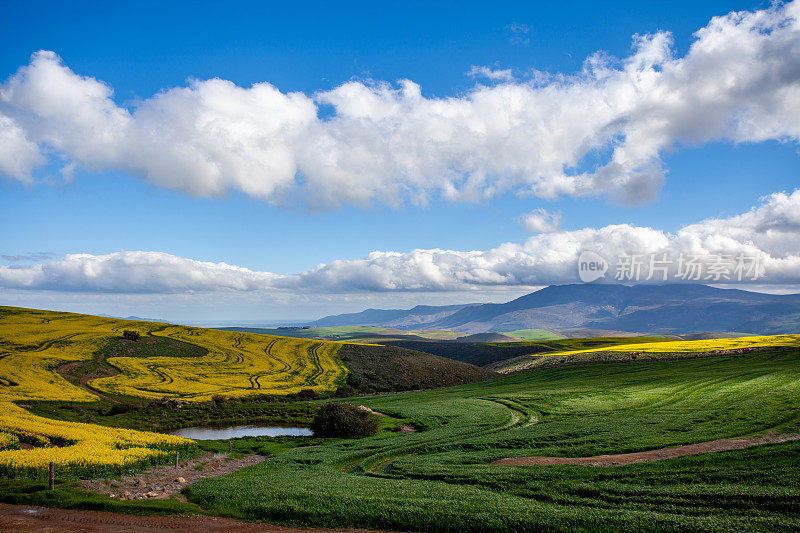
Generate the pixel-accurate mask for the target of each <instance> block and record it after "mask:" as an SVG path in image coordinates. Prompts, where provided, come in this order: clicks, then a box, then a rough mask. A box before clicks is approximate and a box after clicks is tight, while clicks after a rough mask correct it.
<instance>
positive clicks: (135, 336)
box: [122, 329, 141, 341]
mask: <svg viewBox="0 0 800 533" xmlns="http://www.w3.org/2000/svg"><path fill="white" fill-rule="evenodd" d="M122 338H123V339H128V340H129V341H138V340H139V339H140V338H141V335H140V334H139V332H138V331H133V330H132V329H126V330H125V331H123V332H122Z"/></svg>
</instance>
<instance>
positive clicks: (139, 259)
mask: <svg viewBox="0 0 800 533" xmlns="http://www.w3.org/2000/svg"><path fill="white" fill-rule="evenodd" d="M798 213H800V189H798V190H795V191H794V192H792V193H783V192H782V193H776V194H773V195H771V196H769V197H767V198H764V199H763V201H762V202H761V203H760V204H759V205H758V206H756V207H754V208H753V209H751V210H750V211H748V212H746V213H743V214H740V215H737V216H733V217H730V218H725V219H707V220H703V221H701V222H698V223H696V224H692V225H688V226H684V227H683V228H681V229H680V230H679V231H677V232H676V233H674V234H672V233H666V232H663V231H661V230H658V229H653V228H647V227H639V226H633V225H628V224H619V225H610V226H605V227H602V228H585V229H581V230H576V231H553V232H550V233H542V234H540V235H534V236H532V237H530V238H529V239H528V240H527V241H526V242H524V243H522V244H516V243H505V244H501V245H500V246H497V247H496V248H492V249H489V250H473V251H455V250H440V249H429V250H414V251H411V252H407V253H398V252H384V251H376V252H373V253H371V254H369V255H368V256H366V257H364V258H362V259H355V260H340V261H333V262H330V263H326V264H323V265H320V266H318V267H316V268H313V269H311V270H307V271H305V272H300V273H298V274H292V275H277V274H273V273H270V272H258V271H254V270H250V269H247V268H241V267H237V266H232V265H228V264H226V263H210V262H203V261H195V260H192V259H185V258H181V257H176V256H174V255H170V254H166V253H161V252H124V251H123V252H114V253H110V254H107V255H89V254H73V255H67V256H65V257H63V258H61V259H58V260H52V261H46V262H42V263H39V264H34V265H19V264H15V265H10V266H1V265H0V287H5V288H10V289H32V290H52V291H66V292H69V291H72V292H80V291H89V292H109V293H116V292H118V293H182V292H209V291H240V292H250V291H262V290H270V291H288V292H291V293H368V292H387V291H478V290H481V291H485V290H489V289H492V288H496V289H500V288H506V289H508V288H514V287H531V286H542V285H550V284H554V283H574V282H577V281H578V273H577V262H578V257H579V255H580V253H581V252H582V251H584V250H592V251H594V252H596V253H599V254H600V255H602V256H603V257H605V258H606V259H608V260H609V261H614V259H615V258H617V257H620V256H632V255H639V256H642V257H643V258H647V257H656V258H662V257H668V258H670V259H671V260H673V261H676V260H677V259H678V258H679V257H681V256H684V257H686V258H690V257H691V258H695V260H696V261H699V262H700V263H703V264H705V265H709V264H712V263H714V262H715V261H717V260H718V258H720V257H723V256H727V257H731V258H734V257H736V256H743V257H747V258H753V259H757V261H758V265H759V267H758V279H756V280H753V279H751V278H750V277H747V278H745V279H743V281H745V282H750V283H757V284H759V286H764V285H769V284H797V283H800V240H798V239H797V235H798V231H800V215H798ZM676 268H677V265H676V264H675V263H673V264H672V265H671V267H670V269H669V273H670V275H674V274H675V273H676ZM646 270H647V266H646V264H645V268H644V270H643V273H646ZM613 274H614V273H613V272H612V273H611V275H610V276H609V278H608V279H607V281H610V282H613V281H615V280H614V279H613ZM731 274H732V273H731ZM731 280H732V281H733V280H735V278H733V277H732V278H731ZM623 281H624V280H623ZM658 281H660V279H658V278H655V279H654V280H653V282H658ZM671 281H674V280H672V279H671ZM691 281H698V282H703V283H709V280H708V279H705V278H701V279H697V280H691ZM714 281H719V282H723V283H724V282H725V281H726V280H725V279H721V280H714Z"/></svg>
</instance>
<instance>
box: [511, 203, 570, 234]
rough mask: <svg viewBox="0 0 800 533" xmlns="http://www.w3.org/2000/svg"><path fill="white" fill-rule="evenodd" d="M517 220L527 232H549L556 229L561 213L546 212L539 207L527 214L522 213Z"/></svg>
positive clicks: (559, 222)
mask: <svg viewBox="0 0 800 533" xmlns="http://www.w3.org/2000/svg"><path fill="white" fill-rule="evenodd" d="M517 222H518V223H519V225H520V226H521V227H522V229H524V230H525V231H527V232H529V233H550V232H553V231H557V230H558V226H559V225H560V224H561V213H560V212H559V213H548V212H547V211H545V210H544V209H542V208H541V207H540V208H537V209H534V210H533V211H531V212H530V213H528V214H527V215H522V216H521V217H519V218H518V219H517Z"/></svg>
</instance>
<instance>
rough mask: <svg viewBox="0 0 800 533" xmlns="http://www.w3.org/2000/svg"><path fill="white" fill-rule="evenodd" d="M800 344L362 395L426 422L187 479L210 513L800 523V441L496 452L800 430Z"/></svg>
mask: <svg viewBox="0 0 800 533" xmlns="http://www.w3.org/2000/svg"><path fill="white" fill-rule="evenodd" d="M798 399H800V350H793V351H780V352H769V353H751V354H745V355H738V356H720V357H714V358H704V359H688V360H682V361H652V362H647V363H631V364H623V363H611V364H605V365H586V366H579V367H564V368H556V369H544V370H538V371H536V372H528V373H525V374H518V375H514V376H509V377H506V378H502V379H497V380H492V381H487V382H482V383H477V384H472V385H466V386H462V387H456V388H452V389H443V390H438V391H426V392H415V393H406V394H397V395H391V396H384V397H370V398H361V399H359V400H358V401H359V402H360V403H363V404H364V405H367V406H369V407H371V408H373V409H375V410H377V411H380V412H385V413H390V414H392V415H394V416H397V417H402V418H406V419H408V420H410V421H412V423H413V424H414V425H415V426H417V427H419V428H421V429H424V431H420V432H418V433H415V434H405V435H393V434H388V433H383V434H381V435H379V436H376V437H373V438H368V439H362V440H358V441H344V442H337V443H330V444H325V445H321V446H317V447H315V448H298V449H293V450H289V451H286V452H284V453H281V454H279V455H277V456H276V457H275V458H274V459H271V460H269V461H266V462H264V463H261V464H259V465H257V466H254V467H252V468H250V469H247V470H243V471H240V472H237V473H234V474H232V475H229V476H225V477H223V478H217V479H206V480H203V481H201V482H199V483H197V484H196V485H193V486H192V487H191V488H190V489H189V490H188V496H189V498H190V500H191V501H193V502H195V503H198V504H199V505H201V506H202V507H204V508H205V509H207V510H208V511H210V512H213V513H217V514H224V515H228V516H235V517H239V518H245V519H257V520H270V521H279V522H285V523H290V522H291V523H299V524H305V525H315V526H324V527H333V526H342V527H348V526H360V527H375V528H389V529H392V528H393V529H403V530H407V529H410V530H430V531H537V530H548V531H581V530H591V531H626V530H627V531H635V530H649V531H677V530H696V531H725V530H730V531H734V530H736V531H739V530H744V529H747V530H763V531H776V530H792V529H796V528H798V527H800V518H799V517H800V461H798V457H800V443H797V442H793V443H785V444H779V445H769V446H761V447H758V448H751V449H746V450H738V451H730V452H720V453H712V454H705V455H698V456H693V457H684V458H676V459H671V460H666V461H661V462H655V463H649V464H633V465H628V466H621V467H612V468H595V467H582V466H548V467H510V466H509V467H495V466H489V465H488V463H489V462H491V461H493V460H496V459H499V458H502V457H508V456H526V455H555V456H586V455H596V454H602V453H624V452H633V451H641V450H647V449H655V448H661V447H667V446H676V445H682V444H691V443H696V442H704V441H708V440H714V439H719V438H730V437H740V436H747V435H758V434H763V433H764V432H766V431H776V432H779V433H787V432H797V431H798V430H800V409H798V403H799V402H798Z"/></svg>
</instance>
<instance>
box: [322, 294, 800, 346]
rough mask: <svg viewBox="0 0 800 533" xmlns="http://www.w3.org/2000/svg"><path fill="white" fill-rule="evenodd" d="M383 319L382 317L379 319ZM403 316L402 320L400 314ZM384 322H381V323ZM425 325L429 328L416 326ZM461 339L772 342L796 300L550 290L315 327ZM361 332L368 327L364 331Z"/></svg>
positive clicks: (790, 322) (373, 313) (798, 304)
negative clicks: (538, 336) (662, 337)
mask: <svg viewBox="0 0 800 533" xmlns="http://www.w3.org/2000/svg"><path fill="white" fill-rule="evenodd" d="M381 313H386V315H382V314H381ZM404 313H405V314H404ZM382 316H386V317H387V320H386V321H385V322H381V320H382V319H381V317H382ZM425 317H427V318H428V319H430V320H429V321H428V322H420V320H423V319H424V318H425ZM366 319H369V320H370V322H369V325H376V326H388V325H391V326H392V327H395V328H398V329H407V327H406V326H405V325H404V324H406V323H410V322H412V321H413V324H414V328H415V329H422V328H424V329H447V330H453V331H459V332H464V333H470V334H474V333H486V332H509V331H515V330H522V329H547V330H553V331H556V332H558V331H563V330H569V329H574V328H581V329H583V330H591V329H594V330H611V331H617V332H633V333H649V334H671V335H682V334H690V333H701V332H707V331H714V332H738V333H750V334H763V335H775V334H785V333H795V332H797V331H798V330H800V295H799V294H787V295H775V294H762V293H757V292H749V291H743V290H738V289H719V288H715V287H709V286H706V285H698V284H665V285H634V286H631V287H629V286H625V285H595V284H574V285H552V286H550V287H547V288H544V289H541V290H539V291H536V292H532V293H530V294H527V295H525V296H522V297H520V298H517V299H515V300H512V301H510V302H507V303H502V304H480V305H467V306H461V307H460V308H459V306H446V307H430V306H425V308H424V313H423V312H421V311H419V308H413V309H410V310H408V311H404V312H403V311H398V310H392V311H384V312H380V311H379V310H369V311H365V312H363V313H355V314H350V315H338V316H335V317H326V318H323V319H321V320H319V321H318V322H317V323H315V324H319V323H324V324H326V325H330V326H333V325H337V324H340V325H345V323H346V324H355V323H357V322H358V320H366ZM364 325H366V324H364Z"/></svg>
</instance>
